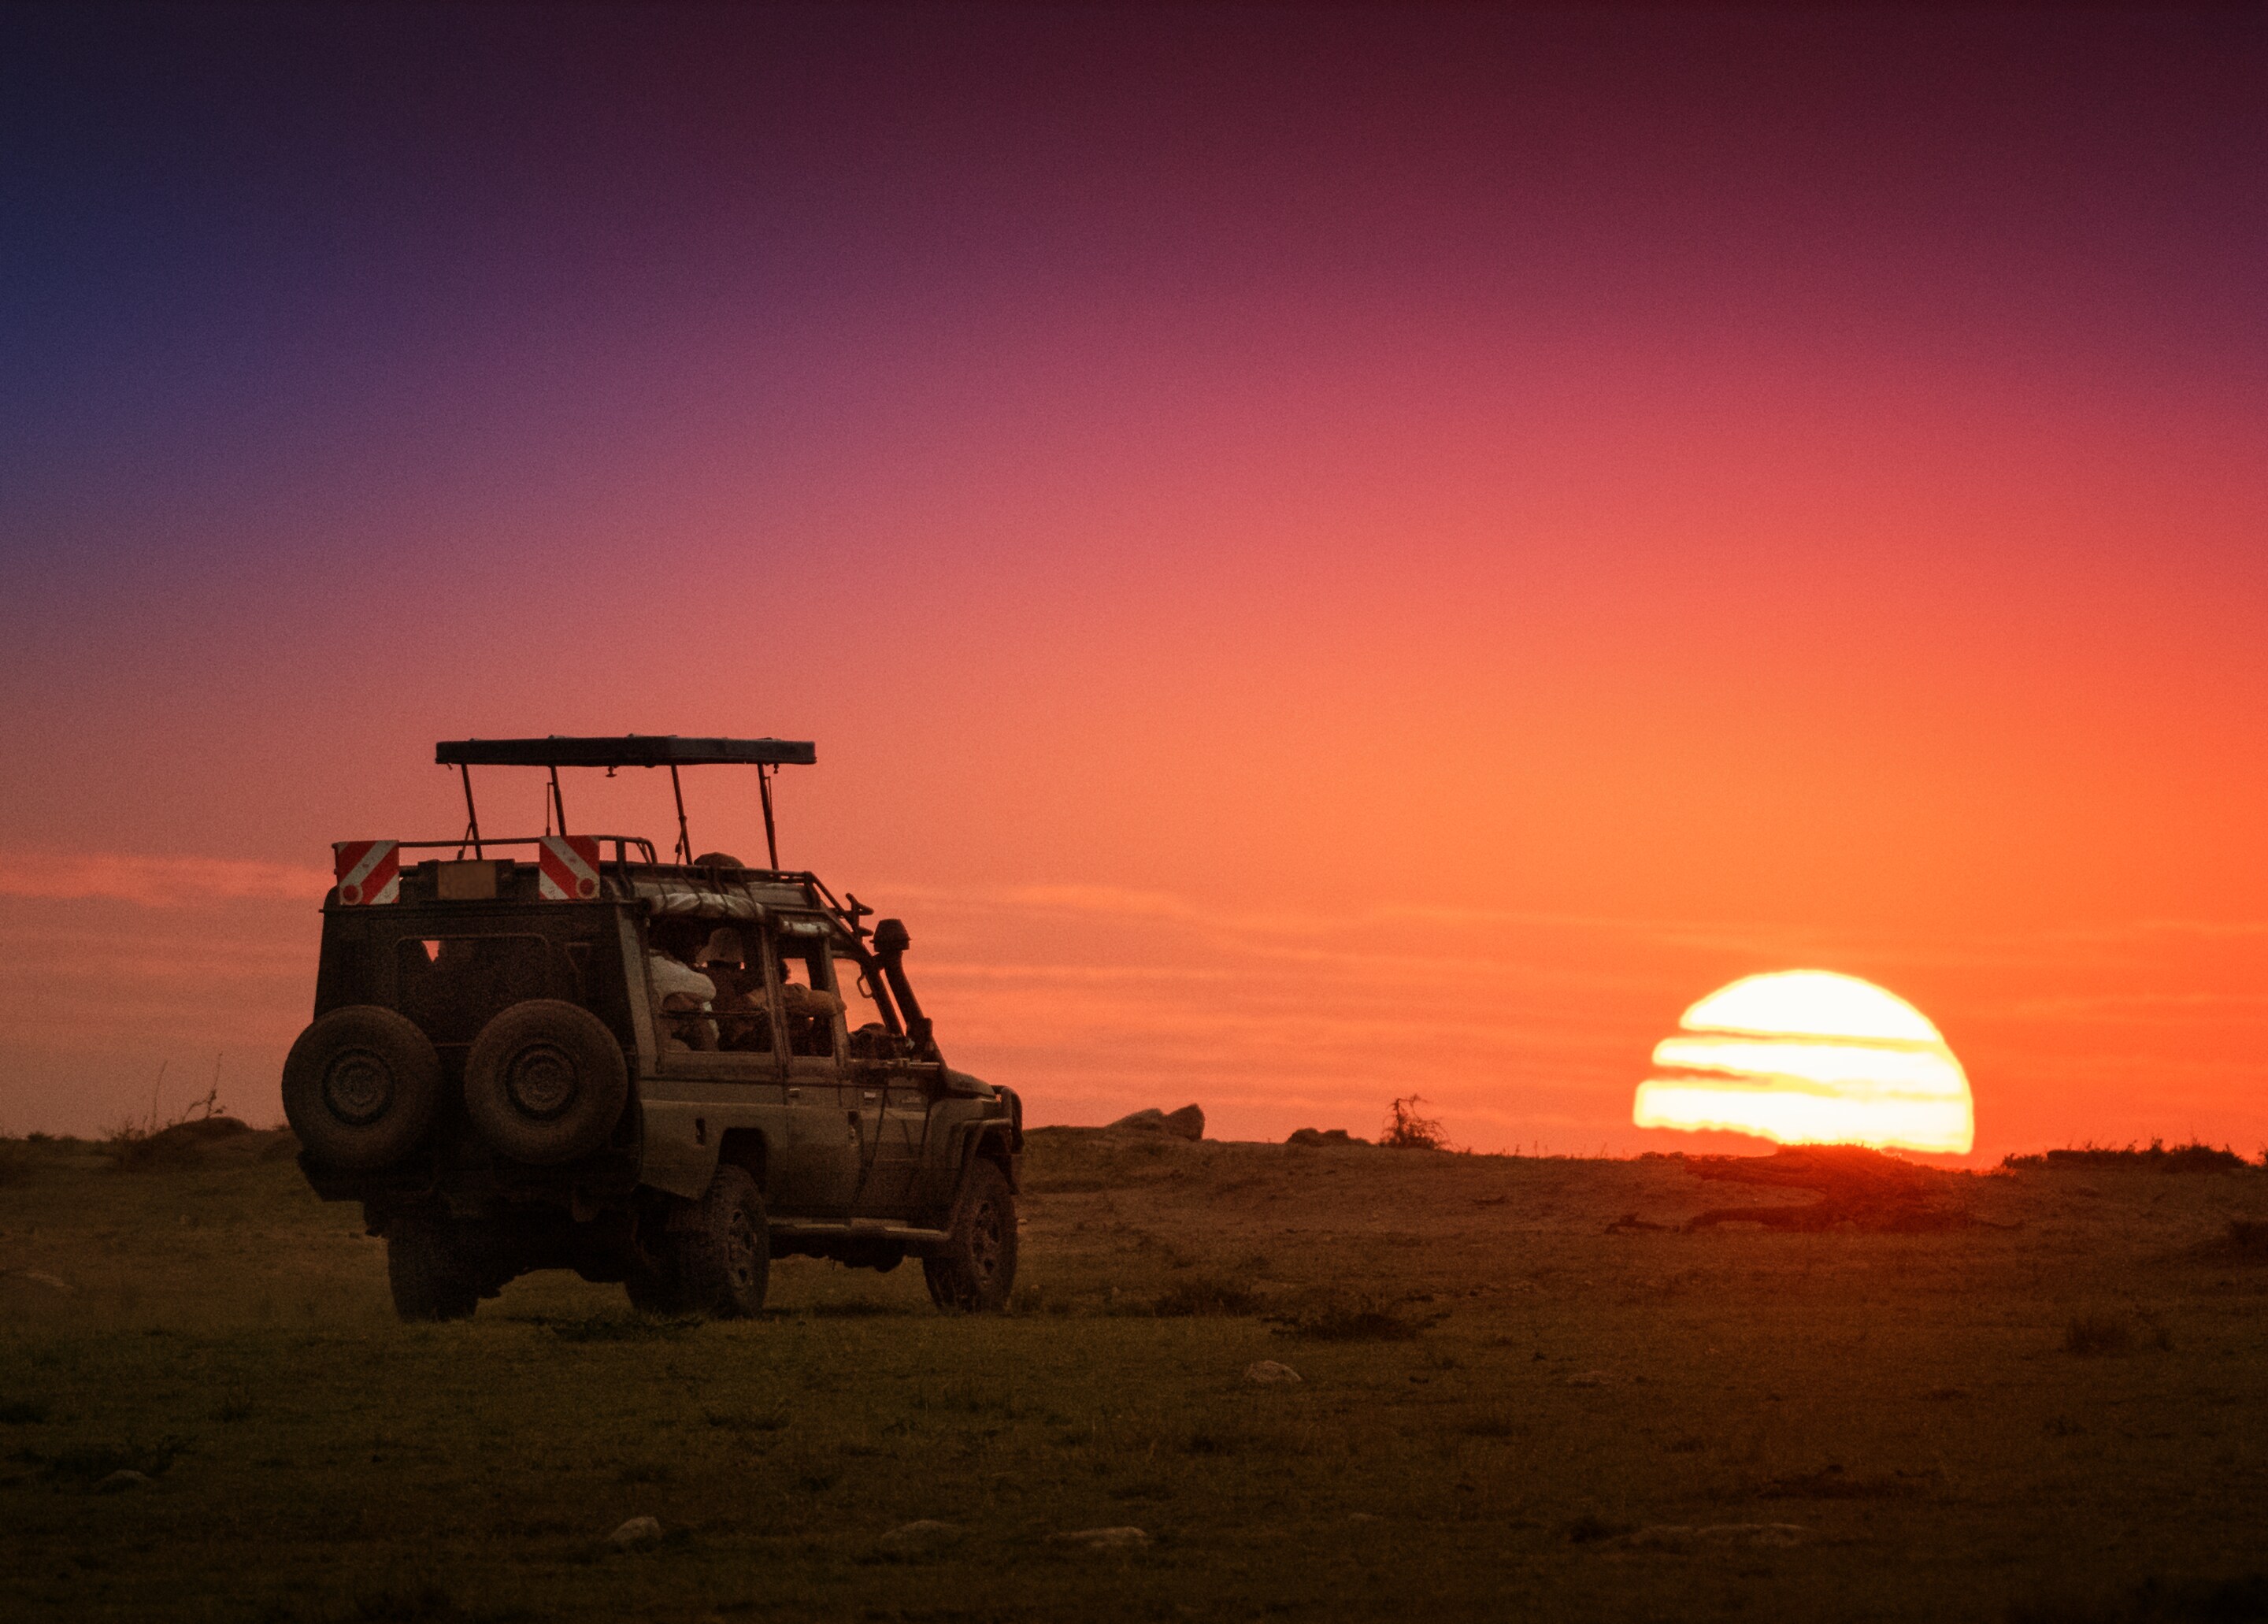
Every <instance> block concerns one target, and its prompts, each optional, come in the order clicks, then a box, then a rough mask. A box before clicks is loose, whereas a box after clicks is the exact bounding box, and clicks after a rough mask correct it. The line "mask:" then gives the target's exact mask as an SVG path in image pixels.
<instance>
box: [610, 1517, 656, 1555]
mask: <svg viewBox="0 0 2268 1624" xmlns="http://www.w3.org/2000/svg"><path fill="white" fill-rule="evenodd" d="M660 1538H661V1524H660V1523H659V1521H658V1520H656V1519H655V1518H653V1517H632V1518H630V1521H629V1522H627V1523H624V1524H622V1526H621V1527H620V1528H617V1529H615V1532H612V1533H610V1534H608V1536H607V1540H608V1544H610V1545H618V1546H622V1549H624V1550H626V1551H627V1550H629V1549H630V1547H631V1546H637V1545H652V1543H653V1542H654V1541H655V1540H657V1539H660Z"/></svg>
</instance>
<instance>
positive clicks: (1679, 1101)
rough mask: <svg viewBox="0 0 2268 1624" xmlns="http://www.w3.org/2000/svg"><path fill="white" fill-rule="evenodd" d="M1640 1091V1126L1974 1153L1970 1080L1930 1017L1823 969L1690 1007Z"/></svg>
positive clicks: (1759, 980) (1657, 1052)
mask: <svg viewBox="0 0 2268 1624" xmlns="http://www.w3.org/2000/svg"><path fill="white" fill-rule="evenodd" d="M1653 1064H1654V1068H1655V1069H1654V1074H1653V1075H1652V1076H1651V1077H1649V1078H1647V1079H1646V1081H1645V1082H1643V1083H1641V1084H1640V1085H1639V1086H1638V1098H1637V1102H1636V1104H1635V1105H1634V1107H1633V1109H1632V1111H1631V1119H1632V1120H1633V1121H1634V1122H1635V1123H1636V1124H1637V1125H1638V1126H1639V1127H1656V1128H1682V1129H1685V1130H1688V1131H1693V1132H1698V1131H1700V1130H1703V1129H1722V1130H1729V1131H1731V1132H1734V1133H1754V1134H1757V1135H1759V1136H1761V1137H1763V1138H1765V1139H1770V1140H1777V1141H1778V1142H1779V1143H1781V1144H1822V1143H1827V1144H1858V1145H1873V1146H1876V1147H1878V1148H1885V1149H1902V1150H1921V1151H1933V1152H1940V1153H1950V1154H1955V1155H1965V1154H1966V1153H1967V1152H1968V1151H1969V1149H1970V1147H1971V1146H1972V1145H1973V1144H1974V1143H1975V1140H1976V1112H1975V1109H1974V1105H1973V1103H1972V1101H1971V1098H1970V1091H1969V1079H1968V1077H1967V1076H1966V1074H1963V1073H1962V1069H1961V1063H1960V1062H1959V1061H1958V1060H1956V1059H1954V1057H1953V1052H1952V1050H1950V1049H1949V1048H1948V1047H1947V1046H1946V1043H1945V1038H1944V1037H1943V1035H1942V1034H1940V1032H1939V1031H1938V1030H1937V1028H1936V1027H1935V1026H1933V1025H1932V1024H1931V1022H1930V1021H1929V1018H1928V1017H1927V1016H1926V1015H1923V1014H1922V1013H1921V1011H1920V1010H1918V1009H1916V1008H1914V1007H1913V1006H1912V1005H1911V1004H1909V1003H1907V1002H1906V1001H1905V1000H1904V999H1902V998H1900V997H1898V996H1897V995H1896V993H1889V992H1886V991H1884V990H1883V989H1882V988H1881V987H1878V986H1875V985H1873V984H1872V983H1871V982H1867V981H1861V980H1859V978H1857V977H1855V976H1845V975H1838V974H1837V973H1835V972H1834V971H1823V970H1791V971H1776V972H1773V973H1771V974H1769V975H1761V976H1749V977H1747V978H1743V979H1742V980H1739V981H1735V982H1734V983H1733V984H1732V985H1729V986H1726V987H1722V988H1720V989H1719V990H1718V991H1717V992H1714V993H1711V994H1710V995H1709V996H1708V997H1706V998H1705V999H1703V1000H1701V1001H1700V1002H1699V1003H1697V1004H1695V1005H1694V1006H1693V1007H1692V1008H1690V1009H1688V1010H1687V1011H1686V1012H1685V1015H1684V1018H1683V1020H1682V1021H1680V1022H1678V1030H1677V1031H1676V1032H1675V1033H1674V1034H1672V1035H1671V1036H1670V1037H1666V1038H1664V1039H1663V1040H1662V1041H1661V1044H1660V1045H1657V1046H1656V1047H1655V1049H1654V1052H1653Z"/></svg>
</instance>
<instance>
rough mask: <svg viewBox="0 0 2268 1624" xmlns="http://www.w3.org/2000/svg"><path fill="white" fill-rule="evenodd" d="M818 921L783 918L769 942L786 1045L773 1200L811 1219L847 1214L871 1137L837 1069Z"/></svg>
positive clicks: (823, 927) (826, 929) (838, 1033)
mask: <svg viewBox="0 0 2268 1624" xmlns="http://www.w3.org/2000/svg"><path fill="white" fill-rule="evenodd" d="M832 934H834V927H833V926H831V925H830V924H829V923H828V921H827V920H826V919H821V918H816V917H814V918H812V919H796V918H793V917H788V918H784V919H781V920H780V921H779V923H778V926H777V929H776V930H775V932H774V934H772V937H771V940H770V958H771V963H772V973H773V975H774V977H775V978H776V980H777V998H778V1008H779V1011H780V1025H781V1029H782V1035H783V1036H784V1037H785V1039H786V1042H785V1045H784V1048H785V1051H786V1061H785V1063H786V1067H787V1078H786V1085H787V1133H788V1142H787V1146H786V1152H787V1154H786V1155H784V1156H783V1157H781V1158H779V1159H778V1161H777V1163H775V1164H774V1166H773V1170H772V1184H773V1187H774V1190H775V1192H776V1193H775V1195H774V1200H773V1204H774V1206H775V1207H777V1208H778V1209H779V1210H780V1211H782V1212H783V1213H786V1214H794V1215H797V1216H802V1217H811V1218H837V1219H840V1218H848V1217H849V1216H850V1215H851V1201H852V1200H853V1198H854V1197H856V1195H857V1194H858V1177H859V1174H860V1173H861V1171H863V1170H864V1168H865V1161H866V1152H867V1149H868V1148H869V1147H870V1146H871V1145H872V1143H873V1135H872V1134H871V1133H868V1132H867V1131H866V1129H865V1124H864V1123H863V1122H862V1121H861V1120H860V1114H859V1110H858V1092H857V1090H856V1089H852V1088H851V1087H849V1086H848V1080H847V1079H846V1078H845V1077H844V1076H843V1069H842V1049H843V1044H842V1021H841V1019H840V1017H839V1016H838V1015H836V1012H835V1008H834V1000H833V999H831V998H830V997H828V993H829V992H830V991H831V987H832V983H831V979H830V978H829V975H828V962H827V960H828V950H827V944H828V937H829V936H830V935H832Z"/></svg>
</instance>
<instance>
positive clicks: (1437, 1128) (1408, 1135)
mask: <svg viewBox="0 0 2268 1624" xmlns="http://www.w3.org/2000/svg"><path fill="white" fill-rule="evenodd" d="M1422 1104H1425V1101H1424V1100H1423V1099H1422V1098H1420V1097H1419V1096H1417V1095H1415V1094H1412V1095H1409V1096H1405V1097H1403V1098H1402V1099H1397V1100H1395V1102H1394V1104H1392V1105H1390V1106H1388V1108H1387V1112H1386V1124H1385V1126H1383V1127H1381V1129H1380V1130H1379V1134H1378V1142H1379V1143H1380V1144H1381V1145H1384V1146H1385V1147H1386V1148H1388V1149H1389V1150H1439V1149H1440V1148H1441V1124H1440V1119H1439V1118H1433V1117H1421V1116H1419V1115H1418V1106H1420V1105H1422Z"/></svg>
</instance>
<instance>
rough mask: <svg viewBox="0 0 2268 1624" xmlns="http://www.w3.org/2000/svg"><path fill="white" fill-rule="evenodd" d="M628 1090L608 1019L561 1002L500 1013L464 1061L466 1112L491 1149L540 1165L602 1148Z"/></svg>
mask: <svg viewBox="0 0 2268 1624" xmlns="http://www.w3.org/2000/svg"><path fill="white" fill-rule="evenodd" d="M629 1099H630V1068H629V1067H628V1066H627V1065H626V1064H625V1063H624V1062H623V1059H622V1045H619V1044H617V1043H616V1042H615V1035H614V1034H613V1033H612V1032H610V1031H608V1030H607V1025H606V1022H603V1021H601V1020H600V1019H599V1017H598V1016H596V1015H593V1014H592V1013H591V1012H590V1011H589V1010H587V1009H585V1008H583V1007H582V1006H581V1005H579V1004H571V1003H567V1002H565V1001H564V1000H560V999H556V998H531V999H528V1000H525V1001H524V1002H521V1003H517V1004H514V1005H512V1008H509V1009H505V1010H503V1011H501V1012H500V1013H499V1014H497V1015H496V1016H495V1017H494V1018H493V1019H492V1020H490V1022H489V1023H488V1024H487V1025H486V1026H484V1027H482V1028H481V1032H480V1036H479V1037H475V1038H474V1039H473V1047H472V1052H470V1053H469V1054H468V1055H467V1056H466V1057H465V1114H466V1115H468V1116H469V1117H470V1118H472V1119H473V1126H475V1128H477V1129H478V1130H479V1131H480V1135H481V1137H482V1139H484V1140H487V1141H488V1142H489V1144H490V1146H491V1147H492V1148H495V1149H496V1150H497V1151H498V1152H500V1153H501V1154H503V1155H506V1156H509V1157H510V1158H511V1159H512V1160H513V1161H515V1162H526V1163H533V1164H534V1165H535V1166H538V1167H548V1166H552V1165H555V1164H556V1163H561V1162H572V1161H573V1160H575V1159H576V1158H577V1157H578V1156H585V1155H590V1154H591V1152H593V1150H596V1149H597V1148H599V1147H600V1146H601V1145H603V1144H605V1143H606V1142H607V1136H608V1134H609V1133H613V1132H614V1131H615V1123H616V1122H618V1121H620V1120H621V1119H622V1106H623V1105H624V1104H626V1103H627V1102H628V1101H629Z"/></svg>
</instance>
